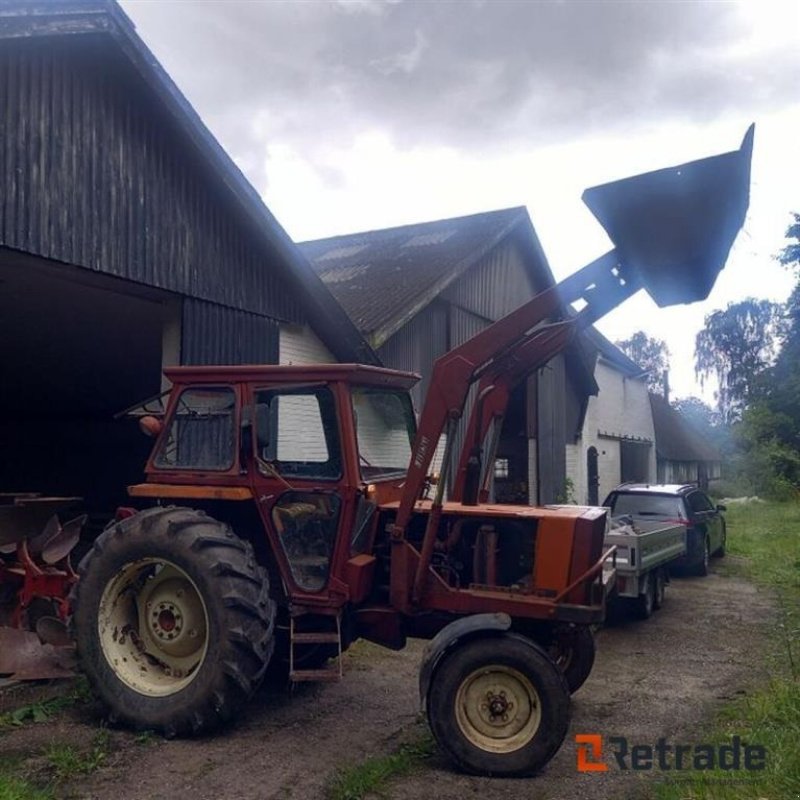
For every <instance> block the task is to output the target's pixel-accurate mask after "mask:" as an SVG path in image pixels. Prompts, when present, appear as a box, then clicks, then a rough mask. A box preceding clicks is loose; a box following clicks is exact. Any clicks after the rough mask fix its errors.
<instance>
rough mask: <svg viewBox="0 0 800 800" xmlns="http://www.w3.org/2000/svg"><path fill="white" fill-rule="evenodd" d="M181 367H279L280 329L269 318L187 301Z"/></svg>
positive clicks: (183, 324)
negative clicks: (220, 365) (202, 365)
mask: <svg viewBox="0 0 800 800" xmlns="http://www.w3.org/2000/svg"><path fill="white" fill-rule="evenodd" d="M181 330H182V334H183V335H182V342H181V363H182V364H277V363H278V355H279V343H280V326H279V325H278V323H277V322H275V321H274V320H271V319H269V318H268V317H262V316H260V315H258V314H250V313H248V312H247V311H237V310H236V309H234V308H227V307H226V306H220V305H217V304H216V303H206V302H204V301H203V300H195V299H193V298H188V297H187V298H186V299H185V300H184V301H183V321H182V325H181Z"/></svg>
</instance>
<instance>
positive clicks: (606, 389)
mask: <svg viewBox="0 0 800 800" xmlns="http://www.w3.org/2000/svg"><path fill="white" fill-rule="evenodd" d="M594 377H595V380H596V381H597V385H598V387H599V391H598V394H597V395H596V396H593V397H590V398H589V404H588V407H587V409H586V418H585V420H584V424H583V431H582V433H581V437H580V438H579V439H578V442H577V443H576V444H574V445H567V453H566V456H567V476H568V477H569V478H570V480H571V481H572V484H573V487H574V495H575V500H576V501H577V502H578V503H579V504H581V503H587V502H588V494H589V487H588V480H587V470H586V453H587V451H588V449H589V448H590V447H596V448H597V454H598V473H599V478H600V485H599V489H598V495H599V497H598V500H599V502H601V503H602V502H603V499H604V498H605V496H606V495H607V494H608V493H609V492H610V491H611V490H612V489H613V488H614V487H615V486H617V485H618V484H619V483H620V481H621V469H622V460H621V452H620V442H621V441H622V440H624V439H627V440H631V441H639V442H642V443H645V442H647V443H649V452H648V480H649V481H653V482H655V480H656V452H655V444H654V442H655V431H654V429H653V414H652V411H651V410H650V398H649V396H648V392H647V383H646V381H645V380H644V379H642V378H631V377H628V376H626V375H625V374H624V373H622V372H621V371H620V370H618V369H617V368H616V367H615V366H614V365H613V364H612V363H611V362H609V361H606V360H605V359H603V358H599V359H598V360H597V363H596V366H595V372H594Z"/></svg>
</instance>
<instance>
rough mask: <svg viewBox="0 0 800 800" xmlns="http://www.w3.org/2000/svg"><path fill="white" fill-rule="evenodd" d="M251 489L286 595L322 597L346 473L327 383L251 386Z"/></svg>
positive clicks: (340, 514)
mask: <svg viewBox="0 0 800 800" xmlns="http://www.w3.org/2000/svg"><path fill="white" fill-rule="evenodd" d="M249 427H250V431H251V432H250V433H249V436H250V438H251V439H252V450H253V453H252V466H251V469H250V474H251V476H252V482H253V491H254V495H255V497H256V502H257V504H258V508H259V513H260V514H261V517H262V519H263V521H264V525H265V526H266V528H267V530H268V532H269V535H270V539H271V542H272V547H273V550H274V552H275V555H276V558H277V560H278V562H279V563H280V564H281V566H282V572H283V577H284V581H285V583H286V585H287V590H288V591H289V594H290V595H293V594H294V595H296V594H302V595H322V596H323V597H327V596H328V594H329V588H330V583H331V565H332V563H333V560H334V554H335V549H336V543H337V541H338V533H339V527H340V525H341V522H342V518H343V509H342V500H341V495H340V492H339V487H340V483H341V481H342V479H343V473H344V467H343V458H342V448H341V435H340V431H339V424H338V416H337V410H336V398H335V395H334V392H333V391H332V389H331V388H330V387H329V386H327V385H297V386H286V387H280V388H275V387H271V388H263V389H259V388H256V389H254V390H253V392H252V397H251V405H250V411H249Z"/></svg>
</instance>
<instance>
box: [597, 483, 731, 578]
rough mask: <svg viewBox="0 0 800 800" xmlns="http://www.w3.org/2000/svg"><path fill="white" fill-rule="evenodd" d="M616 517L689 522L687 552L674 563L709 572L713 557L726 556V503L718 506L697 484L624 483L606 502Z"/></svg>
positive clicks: (691, 570) (696, 572)
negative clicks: (710, 561) (723, 514)
mask: <svg viewBox="0 0 800 800" xmlns="http://www.w3.org/2000/svg"><path fill="white" fill-rule="evenodd" d="M603 505H604V506H606V507H607V508H609V509H610V510H611V516H612V517H621V516H629V517H632V518H633V519H634V520H636V519H646V520H656V521H660V522H676V523H680V524H683V525H686V555H685V556H682V557H681V558H679V559H676V561H675V562H674V566H675V567H678V568H679V569H684V570H686V571H687V572H689V573H691V574H693V575H707V574H708V564H709V558H710V557H711V556H724V555H725V545H726V540H727V530H726V527H725V518H724V517H723V516H722V512H723V511H725V510H726V508H725V506H722V505H716V504H714V503H713V502H712V500H711V498H710V497H709V496H708V495H707V494H706V493H705V492H704V491H703V490H702V489H699V488H698V487H697V486H696V485H694V484H652V483H623V484H622V485H620V486H617V488H616V489H614V490H613V491H612V492H611V493H610V494H609V495H608V497H607V498H606V499H605V502H604V503H603Z"/></svg>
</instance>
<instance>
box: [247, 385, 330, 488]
mask: <svg viewBox="0 0 800 800" xmlns="http://www.w3.org/2000/svg"><path fill="white" fill-rule="evenodd" d="M255 403H256V408H255V414H254V415H253V419H254V420H255V427H256V460H257V463H260V465H261V471H262V473H264V474H269V472H270V467H271V468H272V469H276V470H277V471H278V472H279V473H280V474H281V475H287V476H288V475H293V476H296V477H299V478H313V479H317V478H318V479H323V480H335V479H336V478H339V477H340V476H341V473H342V468H341V462H342V460H341V451H340V446H339V433H338V430H339V429H338V424H337V417H336V402H335V400H334V397H333V393H332V392H331V390H330V389H328V388H327V387H324V386H323V387H303V388H299V389H297V388H295V389H281V390H276V389H270V390H266V389H265V390H259V391H257V392H256V397H255ZM265 465H268V466H265Z"/></svg>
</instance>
